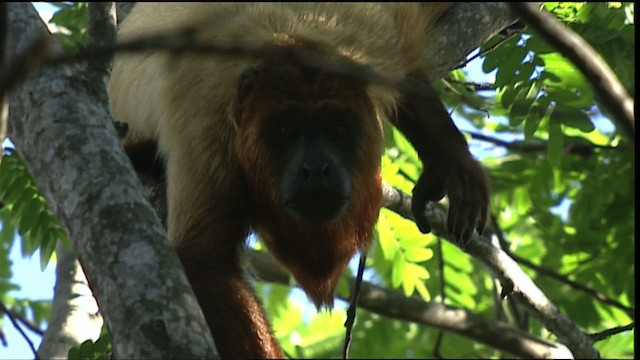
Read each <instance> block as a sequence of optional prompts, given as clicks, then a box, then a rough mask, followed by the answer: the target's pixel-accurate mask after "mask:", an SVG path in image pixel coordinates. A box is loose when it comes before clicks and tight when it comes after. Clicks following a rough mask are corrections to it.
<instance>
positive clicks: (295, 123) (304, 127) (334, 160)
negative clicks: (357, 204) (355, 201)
mask: <svg viewBox="0 0 640 360" xmlns="http://www.w3.org/2000/svg"><path fill="white" fill-rule="evenodd" d="M358 126H359V124H358V122H357V121H356V120H355V114H352V113H351V112H350V111H349V110H347V109H336V108H330V107H329V108H328V107H325V108H322V107H321V108H319V109H305V108H301V107H300V108H299V107H294V108H290V109H287V110H284V111H279V112H276V113H273V114H271V115H270V116H269V118H268V119H266V121H264V123H263V127H262V134H263V136H262V138H263V141H264V147H265V150H266V152H267V153H268V157H269V158H270V159H271V161H270V162H271V164H272V171H273V172H274V173H275V175H276V178H277V179H279V184H278V185H279V190H280V194H281V200H282V202H283V204H284V206H285V207H286V208H287V210H288V211H289V212H290V214H291V215H293V216H294V217H296V218H298V219H299V220H302V221H306V222H310V223H322V222H327V221H331V220H334V219H337V218H339V217H340V216H341V215H342V214H343V212H344V211H345V209H346V208H347V205H348V204H349V200H350V199H351V185H352V184H351V178H350V174H349V171H348V169H349V168H352V167H353V165H354V164H353V163H354V161H355V157H356V150H357V148H358V142H359V137H360V132H361V131H360V129H359V128H358Z"/></svg>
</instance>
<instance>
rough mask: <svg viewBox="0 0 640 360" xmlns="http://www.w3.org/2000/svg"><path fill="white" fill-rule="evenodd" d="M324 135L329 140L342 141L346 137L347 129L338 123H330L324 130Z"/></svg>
mask: <svg viewBox="0 0 640 360" xmlns="http://www.w3.org/2000/svg"><path fill="white" fill-rule="evenodd" d="M324 134H325V136H326V137H328V138H329V139H334V140H338V139H342V138H344V137H345V136H346V135H347V128H346V126H345V125H344V124H341V123H339V122H332V123H330V124H328V125H327V127H326V128H325V129H324Z"/></svg>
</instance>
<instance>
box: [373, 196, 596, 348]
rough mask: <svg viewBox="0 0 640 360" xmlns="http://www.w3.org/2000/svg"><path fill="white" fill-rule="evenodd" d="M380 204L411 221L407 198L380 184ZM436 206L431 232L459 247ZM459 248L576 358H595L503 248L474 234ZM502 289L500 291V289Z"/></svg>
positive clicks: (586, 341) (429, 210)
mask: <svg viewBox="0 0 640 360" xmlns="http://www.w3.org/2000/svg"><path fill="white" fill-rule="evenodd" d="M383 193H384V201H383V205H384V206H385V207H387V208H388V209H390V210H393V211H395V212H397V213H398V214H399V215H401V216H403V217H405V218H407V219H411V220H413V215H412V214H411V211H410V208H411V197H410V196H409V195H407V194H404V193H403V192H402V191H401V190H398V189H395V188H393V187H390V186H388V185H386V184H385V185H384V187H383ZM437 205H439V204H433V203H430V204H428V205H427V211H426V214H427V218H428V220H429V223H430V224H432V230H433V233H434V234H435V235H437V236H440V237H443V238H445V239H447V240H449V241H450V242H451V243H453V244H456V245H457V246H460V245H459V244H458V243H457V242H456V241H455V240H453V239H452V238H451V236H450V235H449V234H448V233H447V231H446V221H445V213H444V212H442V211H438V210H437ZM460 248H461V249H462V250H463V251H464V252H466V253H468V254H470V255H472V256H473V257H475V258H476V259H478V260H479V261H480V262H481V263H482V264H484V265H485V266H486V267H487V268H489V270H491V271H492V273H493V274H495V276H497V277H498V278H499V279H500V282H501V283H502V286H503V288H504V289H507V290H508V293H513V295H514V296H515V297H516V298H518V299H519V300H520V301H521V303H522V304H524V305H525V306H526V308H527V309H528V310H529V311H531V312H532V313H533V314H534V315H535V316H536V317H537V318H538V319H539V320H540V322H541V323H542V324H543V325H544V327H545V328H547V329H548V330H549V331H551V332H552V333H553V334H555V335H556V336H557V337H558V339H559V340H560V341H561V342H562V343H563V344H565V345H567V347H568V348H569V349H570V350H571V351H572V352H573V354H574V356H575V357H576V358H599V354H598V352H597V351H596V350H595V348H594V347H593V341H592V340H591V339H590V338H589V336H587V335H586V334H585V333H584V332H583V331H582V330H580V329H579V328H578V327H577V326H576V325H575V324H574V323H573V322H572V321H571V320H570V319H569V318H567V317H566V315H564V314H563V313H562V312H560V310H559V309H558V308H557V307H556V306H555V305H554V304H553V303H552V302H551V301H550V300H549V299H548V298H547V296H546V295H545V294H544V293H543V292H542V291H541V290H540V289H539V288H538V287H537V286H536V285H535V283H534V282H533V281H532V280H531V279H530V278H529V277H528V276H527V275H526V274H525V273H524V272H523V271H522V269H520V267H519V266H518V264H517V263H516V262H515V261H514V260H513V259H512V258H511V257H509V255H507V254H506V253H505V252H504V251H502V250H500V249H499V248H497V247H495V246H493V245H491V243H490V242H489V240H488V239H486V238H483V237H481V236H478V235H477V234H474V235H473V236H472V237H471V240H470V241H469V243H468V244H467V245H466V246H460ZM504 289H503V291H504Z"/></svg>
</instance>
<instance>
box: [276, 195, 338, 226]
mask: <svg viewBox="0 0 640 360" xmlns="http://www.w3.org/2000/svg"><path fill="white" fill-rule="evenodd" d="M349 198H350V197H349V196H345V195H336V194H326V193H324V194H304V195H298V196H295V197H293V198H292V199H289V200H288V201H286V202H285V205H286V207H287V209H289V212H291V214H292V215H293V216H295V217H296V218H298V219H300V220H302V221H306V222H309V223H323V222H328V221H332V220H335V219H337V218H339V217H340V216H341V215H342V214H343V213H344V210H345V209H346V208H347V205H348V204H349Z"/></svg>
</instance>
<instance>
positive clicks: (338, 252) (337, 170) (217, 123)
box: [109, 3, 488, 358]
mask: <svg viewBox="0 0 640 360" xmlns="http://www.w3.org/2000/svg"><path fill="white" fill-rule="evenodd" d="M446 8H447V6H446V5H442V4H428V3H427V4H419V3H405V4H401V3H376V4H364V3H298V4H295V3H236V4H218V3H174V4H171V3H154V4H151V3H139V4H138V5H137V6H136V7H135V8H134V9H133V11H132V12H131V14H130V15H129V16H128V18H127V19H126V21H124V22H123V23H122V24H121V27H120V30H119V37H120V38H121V39H124V38H127V39H130V38H134V37H138V36H142V35H145V34H154V33H158V32H166V31H168V30H171V29H179V28H183V27H186V26H194V27H195V28H196V30H197V31H195V32H194V37H195V40H197V41H205V42H212V43H225V42H226V43H232V44H234V45H243V44H246V45H247V46H255V45H261V44H272V45H277V46H283V47H291V48H293V49H295V48H305V49H319V51H322V52H323V54H325V55H328V56H332V57H334V58H340V59H350V60H352V61H354V62H356V63H360V64H365V65H369V66H370V67H372V68H373V69H375V70H376V71H378V72H379V73H381V74H383V75H385V76H388V77H390V78H394V79H398V80H403V79H405V80H410V81H421V82H423V83H424V84H425V85H427V86H428V81H427V79H426V75H425V74H426V71H425V69H424V68H423V66H424V63H425V62H424V61H423V60H424V59H425V57H427V56H429V49H428V46H429V34H430V30H431V29H432V26H433V24H434V22H435V21H436V20H437V19H438V17H439V16H440V14H442V13H443V12H444V10H445V9H446ZM109 92H110V96H111V101H112V108H113V113H114V116H115V118H116V120H118V121H122V122H126V123H127V124H128V127H129V131H128V133H127V136H126V138H125V140H124V143H125V145H126V146H135V145H136V144H140V143H144V142H146V141H150V140H151V141H157V143H158V149H159V150H158V151H159V154H160V155H161V157H162V158H163V159H164V161H165V163H166V176H167V199H168V206H169V213H168V233H169V238H170V240H171V242H172V243H173V245H174V247H175V248H176V251H177V253H178V255H179V257H180V259H181V261H182V264H183V266H184V268H185V271H186V273H187V276H188V278H189V280H190V282H191V285H192V287H193V289H194V291H195V294H196V296H197V297H198V300H199V302H200V305H201V307H202V310H203V312H204V315H205V317H206V319H207V322H208V324H209V327H210V329H211V331H212V333H213V337H214V339H215V341H216V345H217V347H218V350H219V352H220V355H221V356H222V357H235V358H258V357H282V352H281V350H280V348H279V345H278V344H277V342H276V341H275V339H274V337H273V335H272V332H271V330H270V327H269V324H268V321H267V320H266V318H265V315H264V313H263V310H262V309H261V306H260V304H259V302H258V300H257V299H256V297H255V295H254V293H253V291H252V289H251V287H250V286H249V284H248V283H247V281H246V280H245V279H244V278H243V273H242V269H241V266H240V262H239V258H238V257H239V250H240V247H241V246H242V243H243V242H244V240H245V238H246V237H247V235H248V233H249V231H250V230H251V229H254V230H255V231H256V232H257V233H258V234H259V235H260V238H261V239H262V240H263V241H264V243H265V244H266V246H267V248H268V249H269V250H270V251H271V252H272V253H273V255H274V256H275V258H276V259H277V260H278V261H280V262H281V263H282V264H283V265H284V266H286V267H287V268H288V269H289V270H290V271H291V273H292V274H293V276H294V277H295V279H296V280H297V281H298V283H299V284H300V286H301V287H302V288H303V289H304V290H305V291H306V293H307V294H308V296H309V297H310V298H311V300H313V302H314V303H315V304H316V306H318V307H320V306H327V307H330V306H332V303H333V295H334V291H335V287H336V284H337V281H338V278H339V276H340V274H341V272H342V271H343V270H344V268H345V266H346V265H347V263H348V261H349V260H350V258H351V257H352V256H353V255H354V254H355V253H356V252H357V251H360V250H364V249H366V248H367V247H369V246H370V244H371V239H372V232H373V227H374V225H375V223H376V220H377V217H378V212H379V210H380V206H381V197H382V195H381V182H380V181H381V180H380V157H381V152H382V149H383V122H384V120H385V119H390V120H391V122H392V123H393V124H395V125H396V126H397V127H398V128H399V129H400V130H401V131H402V132H403V133H404V134H405V135H406V136H407V138H408V139H409V140H410V141H411V143H412V144H413V146H414V147H415V149H416V150H417V152H418V154H419V155H420V158H421V159H422V161H423V164H424V174H423V175H422V176H421V177H420V179H419V180H418V183H417V185H416V187H415V189H414V193H413V212H414V215H415V217H416V219H417V223H418V225H419V227H420V229H421V230H422V231H423V232H428V231H429V224H428V223H427V221H426V218H425V217H424V214H423V210H424V206H425V204H426V202H427V201H431V200H434V201H437V200H440V199H441V198H442V197H443V196H444V195H445V194H448V196H449V199H450V209H449V215H448V224H449V229H450V231H451V232H452V233H453V234H454V236H455V237H456V238H457V239H461V238H462V239H463V240H466V239H468V237H469V236H470V235H471V233H472V232H473V230H474V229H478V230H480V229H481V228H482V227H483V226H484V223H485V221H486V207H487V203H488V195H487V192H488V191H487V185H486V180H485V178H484V175H483V171H482V169H481V168H480V167H479V165H478V164H477V163H476V162H475V161H474V160H473V159H472V157H471V155H470V154H469V151H468V149H467V143H466V141H465V139H464V137H463V136H462V134H460V132H459V131H458V130H457V128H456V127H455V126H454V124H453V123H452V121H451V119H450V117H449V115H448V113H447V111H446V109H445V108H444V106H443V105H442V103H441V102H440V100H439V99H438V97H437V95H436V94H435V92H434V91H433V90H429V93H424V94H423V95H420V96H418V95H411V96H404V95H403V94H401V93H400V92H399V91H398V90H396V89H392V88H389V87H384V86H381V85H376V84H373V83H368V82H366V81H364V80H361V79H356V78H352V77H345V76H339V75H336V74H334V73H331V72H329V71H324V70H322V69H317V68H312V67H308V66H303V65H301V64H299V63H296V62H295V61H293V60H291V59H289V58H287V57H284V56H283V57H271V58H265V57H264V56H262V57H261V56H229V55H211V54H208V55H203V54H194V53H185V54H180V55H177V54H170V53H167V52H163V51H159V50H158V51H149V52H146V53H143V54H139V53H138V54H119V55H117V57H116V60H115V63H114V67H113V73H112V76H111V81H110V84H109Z"/></svg>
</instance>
